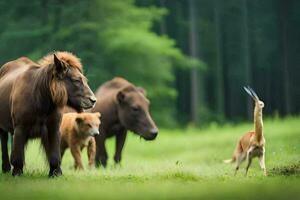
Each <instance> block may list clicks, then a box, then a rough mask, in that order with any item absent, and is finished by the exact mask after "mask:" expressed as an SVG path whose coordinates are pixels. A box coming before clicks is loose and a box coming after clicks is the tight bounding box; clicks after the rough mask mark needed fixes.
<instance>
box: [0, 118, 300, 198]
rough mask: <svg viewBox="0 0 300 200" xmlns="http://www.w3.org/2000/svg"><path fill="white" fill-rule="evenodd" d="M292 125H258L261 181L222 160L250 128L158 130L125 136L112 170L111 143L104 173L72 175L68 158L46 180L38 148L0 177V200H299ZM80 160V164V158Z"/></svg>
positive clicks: (296, 135)
mask: <svg viewBox="0 0 300 200" xmlns="http://www.w3.org/2000/svg"><path fill="white" fill-rule="evenodd" d="M299 124H300V118H287V119H283V120H282V119H276V120H271V119H270V120H266V121H265V124H264V125H265V137H266V141H267V144H266V166H267V170H268V177H264V176H263V175H262V172H261V170H260V168H259V165H258V160H257V159H255V160H254V162H253V164H252V167H251V168H250V170H249V175H248V177H245V176H244V172H245V171H244V168H243V167H244V166H245V163H244V164H243V165H242V168H241V169H240V171H239V173H238V175H237V176H233V170H234V167H233V166H232V165H226V164H224V163H223V162H222V160H224V159H227V158H230V157H231V154H232V152H233V149H234V147H235V145H236V142H237V140H238V138H239V136H240V135H241V134H242V133H244V132H246V131H248V130H251V129H252V126H253V125H252V124H241V125H226V126H222V127H218V126H211V127H209V128H206V129H203V130H198V129H186V130H161V131H160V133H159V136H158V138H157V140H155V141H151V142H146V141H144V140H141V139H140V138H139V137H137V136H136V135H133V134H131V133H130V134H129V138H128V140H127V142H126V144H125V148H124V152H123V160H122V165H121V166H114V165H113V162H112V157H113V152H114V140H111V139H110V140H109V141H108V144H107V146H108V150H109V155H110V160H109V162H110V163H109V166H108V168H107V169H91V170H89V169H87V168H86V169H85V171H81V172H78V171H74V170H73V169H72V166H73V160H72V157H71V154H70V152H69V151H68V152H67V153H66V154H65V157H64V159H63V162H62V170H63V173H64V176H63V177H60V178H54V179H49V178H47V174H48V168H47V164H46V162H45V158H44V154H43V152H42V151H41V150H40V145H39V142H38V141H33V142H31V143H30V144H29V145H28V147H27V150H26V167H25V171H24V175H23V176H22V177H16V178H14V177H12V176H11V175H10V174H0V198H1V199H56V200H58V199H200V198H206V199H285V198H286V199H287V198H289V199H300V190H299V186H300V130H299V128H298V127H299ZM83 154H84V155H83V160H84V162H85V163H87V157H86V151H85V150H84V151H83Z"/></svg>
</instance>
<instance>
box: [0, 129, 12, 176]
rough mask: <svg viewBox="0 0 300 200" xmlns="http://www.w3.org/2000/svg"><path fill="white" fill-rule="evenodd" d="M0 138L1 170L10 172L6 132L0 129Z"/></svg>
mask: <svg viewBox="0 0 300 200" xmlns="http://www.w3.org/2000/svg"><path fill="white" fill-rule="evenodd" d="M0 138H1V151H2V172H3V173H8V172H10V168H11V166H10V162H9V155H8V147H7V142H8V133H7V132H5V131H3V130H2V129H0Z"/></svg>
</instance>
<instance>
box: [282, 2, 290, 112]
mask: <svg viewBox="0 0 300 200" xmlns="http://www.w3.org/2000/svg"><path fill="white" fill-rule="evenodd" d="M289 3H290V1H289V0H280V4H279V9H280V10H279V13H280V31H281V52H282V53H281V54H282V55H281V57H282V72H283V84H284V85H283V87H284V94H283V95H284V98H283V99H284V114H290V113H291V99H290V84H289V81H290V80H289V58H288V55H289V52H288V50H289V47H288V24H287V17H288V6H289Z"/></svg>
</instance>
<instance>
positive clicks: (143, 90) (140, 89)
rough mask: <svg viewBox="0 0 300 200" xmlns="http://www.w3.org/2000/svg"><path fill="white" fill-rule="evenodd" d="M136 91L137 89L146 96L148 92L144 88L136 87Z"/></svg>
mask: <svg viewBox="0 0 300 200" xmlns="http://www.w3.org/2000/svg"><path fill="white" fill-rule="evenodd" d="M136 89H137V90H138V91H139V92H140V93H142V94H143V95H144V96H146V95H147V92H146V90H145V89H144V88H142V87H136Z"/></svg>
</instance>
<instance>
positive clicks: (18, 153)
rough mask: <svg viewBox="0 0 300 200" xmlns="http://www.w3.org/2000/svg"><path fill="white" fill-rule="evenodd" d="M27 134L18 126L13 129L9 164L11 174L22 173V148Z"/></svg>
mask: <svg viewBox="0 0 300 200" xmlns="http://www.w3.org/2000/svg"><path fill="white" fill-rule="evenodd" d="M27 140H28V138H27V136H26V135H25V133H24V131H23V130H22V129H21V128H20V127H16V128H15V130H14V138H13V143H14V144H13V150H12V153H11V164H12V165H13V167H14V168H13V171H12V175H13V176H20V175H21V174H22V173H23V165H24V148H25V145H26V143H27Z"/></svg>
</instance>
